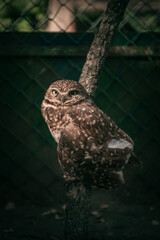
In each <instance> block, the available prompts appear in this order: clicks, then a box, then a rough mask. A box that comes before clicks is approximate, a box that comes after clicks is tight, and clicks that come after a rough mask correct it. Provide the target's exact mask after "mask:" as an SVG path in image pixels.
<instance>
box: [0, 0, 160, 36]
mask: <svg viewBox="0 0 160 240" xmlns="http://www.w3.org/2000/svg"><path fill="white" fill-rule="evenodd" d="M86 1H87V0H86ZM47 6H48V0H25V1H22V0H0V31H1V32H8V31H18V32H31V31H37V30H38V31H43V30H44V28H45V26H46V24H47V16H46V12H47ZM136 6H137V5H136V3H135V6H134V7H133V8H130V9H127V11H126V14H125V18H124V20H125V19H126V21H125V24H124V28H125V31H127V32H128V31H136V32H160V18H159V10H158V9H157V10H156V11H153V9H152V7H150V8H148V10H147V11H144V12H143V11H142V12H141V11H139V10H137V11H136V10H135V9H134V8H135V7H136ZM145 6H146V4H145V2H144V4H143V7H145ZM149 6H150V5H149ZM143 7H142V10H143ZM103 10H104V9H103ZM102 16H103V11H102V10H101V11H100V10H96V8H93V11H88V10H87V8H86V9H84V10H81V9H78V8H76V6H75V23H76V28H77V31H78V32H86V31H88V32H94V31H96V29H97V27H98V26H99V23H100V21H101V18H102Z"/></svg>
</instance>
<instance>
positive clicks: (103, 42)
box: [79, 0, 129, 95]
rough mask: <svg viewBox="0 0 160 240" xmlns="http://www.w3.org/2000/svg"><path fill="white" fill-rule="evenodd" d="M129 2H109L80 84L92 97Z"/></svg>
mask: <svg viewBox="0 0 160 240" xmlns="http://www.w3.org/2000/svg"><path fill="white" fill-rule="evenodd" d="M128 2H129V0H109V2H108V7H107V9H106V11H105V14H104V16H103V19H102V22H101V24H100V27H99V29H98V31H97V33H96V34H95V37H94V40H93V42H92V44H91V47H90V50H89V52H88V54H87V59H86V62H85V64H84V66H83V69H82V73H81V75H80V79H79V83H81V84H82V86H83V87H84V88H85V89H86V91H87V92H88V93H89V95H92V94H93V92H94V90H95V88H96V84H97V81H98V78H99V75H100V73H101V71H102V67H103V63H104V60H105V58H106V56H107V54H108V50H109V48H110V46H111V43H112V41H113V38H114V35H115V33H116V31H117V29H118V26H119V23H120V22H121V20H122V18H123V15H124V12H125V9H126V7H127V4H128Z"/></svg>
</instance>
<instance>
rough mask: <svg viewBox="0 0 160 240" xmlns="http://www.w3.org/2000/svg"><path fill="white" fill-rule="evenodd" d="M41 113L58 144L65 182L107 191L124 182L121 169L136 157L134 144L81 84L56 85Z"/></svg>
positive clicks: (52, 87) (50, 90) (65, 82)
mask: <svg viewBox="0 0 160 240" xmlns="http://www.w3.org/2000/svg"><path fill="white" fill-rule="evenodd" d="M41 111H42V115H43V117H44V119H45V121H46V123H47V125H48V127H49V130H50V132H51V134H52V136H53V137H54V138H55V140H56V142H57V143H58V158H59V162H60V166H61V168H62V170H63V172H64V177H65V179H67V180H71V179H72V180H73V179H76V180H80V181H82V180H83V181H87V182H88V184H91V185H95V186H97V187H102V188H107V189H111V188H115V187H118V186H119V185H120V184H122V183H124V179H123V172H122V169H123V168H124V166H125V165H126V163H127V162H128V161H129V159H131V158H132V156H133V141H132V140H131V138H130V137H129V136H128V135H127V134H126V133H125V132H123V131H122V130H121V129H120V128H118V126H117V125H116V124H115V123H114V121H112V120H111V119H110V118H109V117H108V116H107V115H106V114H105V113H103V112H102V111H101V110H100V109H99V108H98V107H97V106H96V105H95V104H94V102H93V100H92V99H91V98H90V97H89V95H88V94H87V92H86V91H85V89H84V88H83V87H82V86H81V85H80V84H79V83H77V82H76V81H73V80H59V81H56V82H54V83H53V84H52V85H51V86H50V87H49V88H48V90H47V92H46V95H45V97H44V100H43V102H42V107H41Z"/></svg>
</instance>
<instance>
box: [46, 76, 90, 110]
mask: <svg viewBox="0 0 160 240" xmlns="http://www.w3.org/2000/svg"><path fill="white" fill-rule="evenodd" d="M89 98H90V97H89V95H88V94H87V92H86V90H85V89H84V88H83V86H82V85H81V84H80V83H78V82H76V81H73V80H58V81H56V82H54V83H52V84H51V85H50V87H49V88H48V90H47V92H46V95H45V101H46V102H47V101H48V102H50V103H51V104H53V105H54V106H57V107H58V106H66V107H67V106H72V105H75V104H78V103H81V102H83V101H85V100H86V99H89Z"/></svg>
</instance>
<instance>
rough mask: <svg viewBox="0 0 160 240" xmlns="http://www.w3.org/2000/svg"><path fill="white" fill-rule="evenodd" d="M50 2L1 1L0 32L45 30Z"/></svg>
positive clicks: (27, 0) (28, 0) (33, 0)
mask: <svg viewBox="0 0 160 240" xmlns="http://www.w3.org/2000/svg"><path fill="white" fill-rule="evenodd" d="M47 2H48V1H40V0H25V1H21V0H0V31H19V32H25V31H33V30H37V29H43V27H44V25H45V23H46V22H47V18H46V16H45V15H46V9H47Z"/></svg>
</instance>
